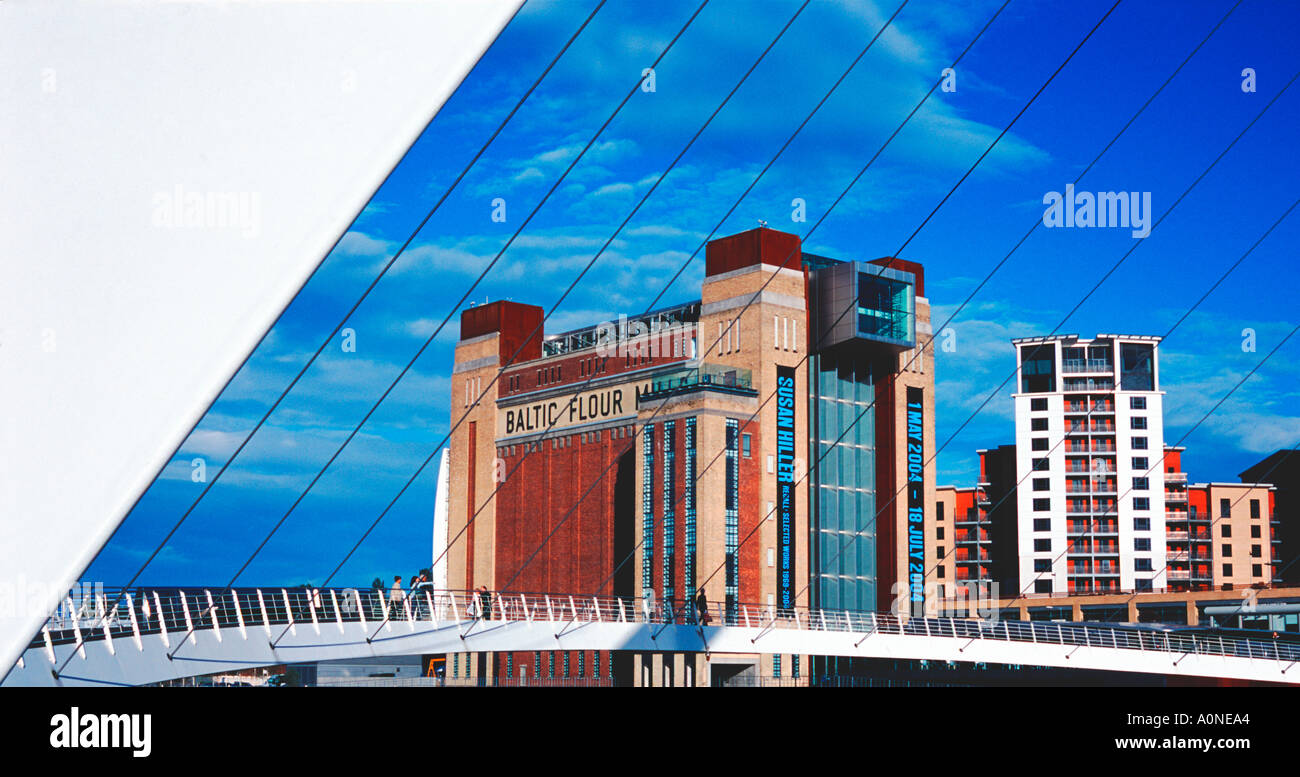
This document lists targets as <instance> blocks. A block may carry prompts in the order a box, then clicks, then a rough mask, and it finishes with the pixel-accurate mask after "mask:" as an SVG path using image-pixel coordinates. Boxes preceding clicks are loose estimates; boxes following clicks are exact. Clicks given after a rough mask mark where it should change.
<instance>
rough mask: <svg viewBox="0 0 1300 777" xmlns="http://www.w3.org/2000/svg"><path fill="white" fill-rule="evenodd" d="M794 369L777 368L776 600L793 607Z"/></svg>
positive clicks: (784, 607) (787, 607) (785, 605)
mask: <svg viewBox="0 0 1300 777" xmlns="http://www.w3.org/2000/svg"><path fill="white" fill-rule="evenodd" d="M794 401H795V400H794V368H793V367H781V366H778V367H777V368H776V543H777V570H776V599H777V602H778V606H779V607H780V608H781V609H787V610H788V609H791V608H793V607H794V590H795V589H794Z"/></svg>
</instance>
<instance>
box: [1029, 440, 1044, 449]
mask: <svg viewBox="0 0 1300 777" xmlns="http://www.w3.org/2000/svg"><path fill="white" fill-rule="evenodd" d="M1029 447H1030V449H1031V450H1036V451H1045V450H1047V438H1046V437H1035V438H1034V439H1032V440H1030V441H1029Z"/></svg>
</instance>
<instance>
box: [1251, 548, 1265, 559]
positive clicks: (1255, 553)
mask: <svg viewBox="0 0 1300 777" xmlns="http://www.w3.org/2000/svg"><path fill="white" fill-rule="evenodd" d="M1250 557H1251V558H1263V557H1264V551H1263V549H1262V548H1261V547H1260V546H1259V545H1251V546H1250Z"/></svg>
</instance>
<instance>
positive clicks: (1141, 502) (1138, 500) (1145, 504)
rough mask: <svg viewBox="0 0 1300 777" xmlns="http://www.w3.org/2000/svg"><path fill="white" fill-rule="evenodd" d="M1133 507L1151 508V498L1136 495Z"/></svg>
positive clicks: (1137, 508)
mask: <svg viewBox="0 0 1300 777" xmlns="http://www.w3.org/2000/svg"><path fill="white" fill-rule="evenodd" d="M1133 509H1134V510H1150V509H1151V499H1150V498H1148V497H1145V496H1135V497H1133Z"/></svg>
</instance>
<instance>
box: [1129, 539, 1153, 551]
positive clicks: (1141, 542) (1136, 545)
mask: <svg viewBox="0 0 1300 777" xmlns="http://www.w3.org/2000/svg"><path fill="white" fill-rule="evenodd" d="M1133 550H1143V551H1145V550H1151V538H1150V537H1135V538H1134V539H1133Z"/></svg>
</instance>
